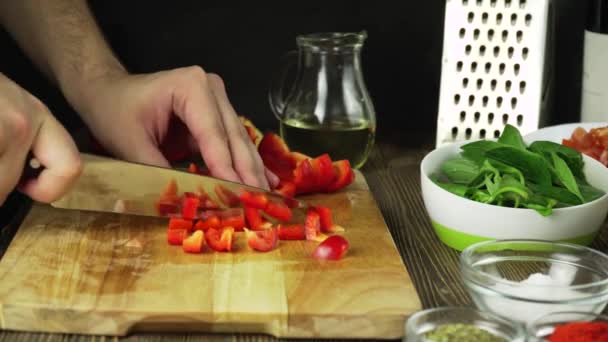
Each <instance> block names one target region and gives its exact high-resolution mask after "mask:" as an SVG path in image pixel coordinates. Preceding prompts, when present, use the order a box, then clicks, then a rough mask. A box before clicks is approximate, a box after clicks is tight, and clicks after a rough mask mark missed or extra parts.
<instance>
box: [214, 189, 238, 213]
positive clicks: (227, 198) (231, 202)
mask: <svg viewBox="0 0 608 342" xmlns="http://www.w3.org/2000/svg"><path fill="white" fill-rule="evenodd" d="M214 191H215V194H216V195H217V197H218V198H219V200H220V201H221V202H222V203H223V204H224V205H225V206H226V207H228V208H232V207H236V206H237V205H238V204H239V202H240V199H239V197H238V196H237V195H236V194H235V193H234V192H232V191H230V190H229V189H227V188H226V187H224V186H222V185H220V184H218V185H216V186H215V188H214Z"/></svg>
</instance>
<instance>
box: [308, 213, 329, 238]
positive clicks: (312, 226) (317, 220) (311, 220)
mask: <svg viewBox="0 0 608 342" xmlns="http://www.w3.org/2000/svg"><path fill="white" fill-rule="evenodd" d="M304 232H305V234H306V240H311V241H317V242H321V241H323V240H325V239H327V235H325V234H323V233H321V217H320V216H319V213H318V212H317V211H316V210H315V209H313V208H311V209H308V212H307V213H306V219H305V220H304Z"/></svg>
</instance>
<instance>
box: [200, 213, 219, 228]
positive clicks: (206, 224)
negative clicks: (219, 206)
mask: <svg viewBox="0 0 608 342" xmlns="http://www.w3.org/2000/svg"><path fill="white" fill-rule="evenodd" d="M221 227H222V223H221V221H220V218H219V217H218V216H217V215H216V213H215V212H213V211H204V212H203V213H202V214H201V215H200V219H199V220H198V221H197V222H196V224H195V225H194V229H195V230H207V229H209V228H221Z"/></svg>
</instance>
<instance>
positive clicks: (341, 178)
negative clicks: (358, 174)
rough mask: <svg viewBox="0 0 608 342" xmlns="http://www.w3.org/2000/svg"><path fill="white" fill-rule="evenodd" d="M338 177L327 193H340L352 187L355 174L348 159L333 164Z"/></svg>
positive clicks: (326, 190)
mask: <svg viewBox="0 0 608 342" xmlns="http://www.w3.org/2000/svg"><path fill="white" fill-rule="evenodd" d="M332 166H333V169H334V171H335V174H336V177H335V179H334V181H333V183H331V184H330V185H329V186H328V187H327V188H326V189H325V192H334V191H338V190H340V189H342V188H344V187H346V186H348V185H350V184H351V183H352V182H353V180H354V179H355V173H354V172H353V169H352V168H351V167H350V162H349V161H348V160H347V159H344V160H338V161H336V162H333V163H332Z"/></svg>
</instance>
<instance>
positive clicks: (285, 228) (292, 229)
mask: <svg viewBox="0 0 608 342" xmlns="http://www.w3.org/2000/svg"><path fill="white" fill-rule="evenodd" d="M277 233H278V236H279V240H305V239H306V234H305V233H304V225H303V224H299V223H296V224H290V225H279V226H278V227H277Z"/></svg>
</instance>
